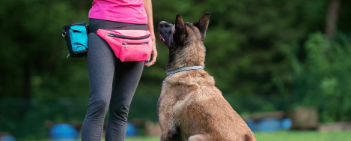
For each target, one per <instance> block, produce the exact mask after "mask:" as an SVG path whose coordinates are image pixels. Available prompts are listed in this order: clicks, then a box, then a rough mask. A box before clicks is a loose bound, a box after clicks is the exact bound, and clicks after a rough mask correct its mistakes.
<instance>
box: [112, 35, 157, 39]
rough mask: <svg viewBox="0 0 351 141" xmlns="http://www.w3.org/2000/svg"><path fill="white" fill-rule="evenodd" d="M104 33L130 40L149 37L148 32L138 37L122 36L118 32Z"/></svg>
mask: <svg viewBox="0 0 351 141" xmlns="http://www.w3.org/2000/svg"><path fill="white" fill-rule="evenodd" d="M106 35H107V36H110V37H117V38H123V39H130V40H139V39H145V38H149V37H150V34H148V35H145V36H140V37H129V36H124V35H119V34H106Z"/></svg>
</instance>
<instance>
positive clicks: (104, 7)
mask: <svg viewBox="0 0 351 141" xmlns="http://www.w3.org/2000/svg"><path fill="white" fill-rule="evenodd" d="M89 18H93V19H101V20H108V21H115V22H122V23H133V24H147V15H146V12H145V8H144V3H143V0H94V1H93V7H92V8H91V9H90V11H89Z"/></svg>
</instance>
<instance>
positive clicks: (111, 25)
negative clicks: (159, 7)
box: [88, 18, 147, 32]
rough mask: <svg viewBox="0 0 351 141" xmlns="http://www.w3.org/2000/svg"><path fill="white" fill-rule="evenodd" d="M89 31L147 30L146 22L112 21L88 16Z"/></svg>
mask: <svg viewBox="0 0 351 141" xmlns="http://www.w3.org/2000/svg"><path fill="white" fill-rule="evenodd" d="M88 29H89V32H96V31H97V30H98V29H107V30H147V25H146V24H133V23H124V22H114V21H108V20H102V19H93V18H89V26H88Z"/></svg>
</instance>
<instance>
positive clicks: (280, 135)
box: [125, 131, 351, 141]
mask: <svg viewBox="0 0 351 141" xmlns="http://www.w3.org/2000/svg"><path fill="white" fill-rule="evenodd" d="M255 136H256V138H257V140H258V141H351V131H338V132H316V131H280V132H273V133H255ZM125 141H159V137H144V138H128V139H126V140H125Z"/></svg>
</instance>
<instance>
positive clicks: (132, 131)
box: [126, 122, 138, 137]
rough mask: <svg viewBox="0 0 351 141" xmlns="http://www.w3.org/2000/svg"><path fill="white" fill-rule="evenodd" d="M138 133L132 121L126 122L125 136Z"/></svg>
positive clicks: (132, 135)
mask: <svg viewBox="0 0 351 141" xmlns="http://www.w3.org/2000/svg"><path fill="white" fill-rule="evenodd" d="M137 135H138V132H137V128H136V127H135V126H134V125H133V124H132V123H129V122H128V123H127V133H126V136H127V137H135V136H137Z"/></svg>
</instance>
